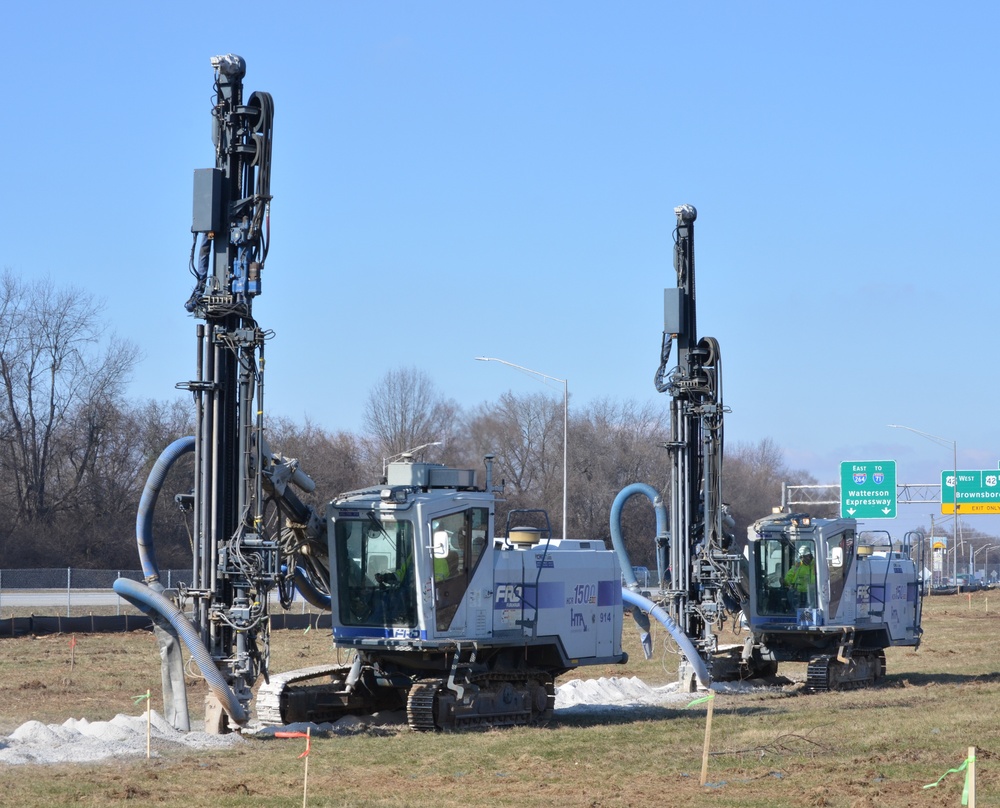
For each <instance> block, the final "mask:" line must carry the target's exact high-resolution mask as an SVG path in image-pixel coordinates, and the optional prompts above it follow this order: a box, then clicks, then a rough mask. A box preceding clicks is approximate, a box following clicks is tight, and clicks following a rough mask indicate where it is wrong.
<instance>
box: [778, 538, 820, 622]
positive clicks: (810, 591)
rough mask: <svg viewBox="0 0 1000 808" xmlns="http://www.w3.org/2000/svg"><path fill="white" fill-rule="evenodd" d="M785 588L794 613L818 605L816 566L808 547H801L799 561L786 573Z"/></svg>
mask: <svg viewBox="0 0 1000 808" xmlns="http://www.w3.org/2000/svg"><path fill="white" fill-rule="evenodd" d="M785 586H787V587H788V605H789V606H790V607H791V608H792V610H793V611H794V610H795V609H807V608H810V607H813V606H815V605H816V603H815V600H816V595H815V593H816V564H815V563H814V559H813V551H812V548H811V547H809V546H808V545H802V546H801V547H799V551H798V561H796V562H795V564H794V565H793V566H792V568H791V569H790V570H788V572H787V573H785Z"/></svg>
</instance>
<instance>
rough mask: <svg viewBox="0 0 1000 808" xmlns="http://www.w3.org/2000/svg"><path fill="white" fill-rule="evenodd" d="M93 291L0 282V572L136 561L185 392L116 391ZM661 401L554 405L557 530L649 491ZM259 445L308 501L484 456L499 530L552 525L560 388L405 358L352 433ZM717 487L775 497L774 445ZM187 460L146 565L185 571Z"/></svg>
mask: <svg viewBox="0 0 1000 808" xmlns="http://www.w3.org/2000/svg"><path fill="white" fill-rule="evenodd" d="M101 314H102V309H101V305H100V303H99V302H98V301H95V300H94V299H93V298H92V297H90V296H88V295H86V294H84V293H81V292H80V291H79V290H75V289H67V290H63V291H60V290H58V289H53V288H52V287H51V286H50V285H49V284H47V283H44V282H34V283H31V282H24V281H22V280H20V279H18V278H17V277H15V276H14V275H12V274H11V273H10V272H7V273H5V274H4V275H3V276H0V377H2V380H3V386H4V398H3V402H2V404H0V567H6V568H11V567H50V566H77V567H90V568H110V569H117V568H135V567H136V566H137V563H138V562H137V556H136V551H135V541H134V537H135V514H136V509H137V507H138V503H139V498H140V496H141V493H142V488H143V485H144V483H145V480H146V475H147V474H148V472H149V469H150V468H151V467H152V464H153V463H154V462H155V461H156V458H157V457H158V456H159V454H160V452H161V451H162V450H163V448H164V447H166V446H167V445H168V444H169V443H170V442H172V441H173V440H174V439H176V438H178V437H181V436H183V435H188V434H192V429H193V426H192V416H193V404H192V403H191V402H190V401H189V400H187V399H184V400H181V401H175V402H170V403H159V402H152V401H144V402H136V401H131V400H129V399H128V398H126V396H125V395H124V387H125V384H126V382H127V380H128V378H129V374H130V372H131V370H132V369H133V368H134V366H135V363H136V362H137V361H138V353H137V351H136V349H135V347H134V346H132V345H130V344H129V343H127V342H124V341H121V340H118V339H117V338H115V337H114V336H112V335H108V334H106V333H105V332H104V328H103V320H102V317H101ZM666 404H667V401H666V399H665V398H664V401H663V402H662V404H657V405H651V404H636V403H634V402H618V401H613V400H610V399H606V400H601V401H597V402H592V403H590V404H587V405H577V404H576V403H573V404H572V406H571V408H570V419H569V435H568V438H569V443H568V453H567V454H568V462H567V469H568V490H567V497H566V521H567V534H568V535H569V536H571V537H574V538H584V539H604V540H606V539H607V538H608V536H609V518H610V510H611V505H612V502H613V501H614V498H615V496H616V494H617V493H618V492H619V491H620V490H621V489H622V488H624V487H625V486H626V485H628V484H630V483H633V482H647V483H649V484H650V485H652V486H653V487H654V488H657V489H659V490H662V489H663V488H664V487H665V485H666V474H667V455H666V450H664V449H663V448H661V447H662V444H663V443H664V442H665V441H666V440H667V437H668V427H669V424H668V420H667V417H668V416H667V406H666ZM266 429H267V430H268V436H267V437H268V442H269V443H270V445H271V447H272V448H273V449H275V450H279V451H281V452H282V453H283V454H285V455H286V456H290V457H296V458H298V459H299V461H300V463H301V467H302V469H303V470H304V471H305V472H306V473H308V474H309V475H310V476H311V477H312V478H313V479H314V480H315V481H316V484H317V486H316V494H315V495H314V496H313V498H312V499H311V500H310V504H312V505H313V506H314V507H317V508H320V509H321V508H322V507H323V504H324V502H325V501H326V500H329V499H331V498H333V497H334V496H336V495H337V494H338V493H341V492H345V491H349V490H352V489H356V488H360V487H363V486H367V485H370V484H372V483H374V482H377V481H378V480H379V479H380V478H381V476H382V474H383V471H384V465H385V462H386V461H387V459H389V458H392V457H394V456H397V455H399V454H401V453H403V452H405V451H408V450H411V449H415V448H418V447H423V448H420V449H419V450H418V452H417V455H418V459H426V460H429V461H432V462H440V463H446V464H450V465H458V466H460V467H464V468H474V469H477V473H478V480H479V482H480V485H482V484H483V482H484V480H485V476H484V471H485V469H484V465H483V459H484V457H485V456H486V455H493V456H494V460H493V475H494V476H493V481H494V484H495V485H500V484H502V486H503V502H501V503H500V504H499V505H498V508H497V525H498V529H501V528H502V526H503V525H504V524H505V521H506V518H507V513H508V512H509V511H511V510H513V509H539V508H541V509H545V510H546V511H547V513H548V516H549V519H550V520H551V527H552V531H553V534H554V535H556V536H559V535H561V533H562V513H563V406H562V400H561V397H557V398H551V397H548V396H546V395H544V394H541V393H539V394H536V395H527V396H518V395H514V394H513V393H506V394H504V395H502V396H500V397H499V398H498V399H496V400H495V401H490V402H484V403H483V404H480V405H479V406H477V407H474V408H471V409H463V408H462V407H460V406H459V405H458V404H457V403H456V402H454V401H453V400H451V399H449V398H448V397H446V396H445V395H443V394H442V393H441V392H440V391H439V390H437V389H436V387H435V386H434V383H433V381H432V380H431V379H430V377H429V376H427V375H426V374H425V373H423V372H422V371H420V370H418V369H416V368H413V367H404V368H399V369H396V370H393V371H390V372H389V373H387V374H386V375H385V377H383V379H382V380H381V381H380V382H379V383H378V384H377V385H376V386H375V387H374V388H373V389H372V390H371V391H370V393H369V396H368V399H367V401H366V406H365V417H364V430H363V432H362V433H361V434H355V433H352V432H347V431H330V430H327V429H324V428H322V427H320V426H318V425H316V424H314V423H311V422H308V421H307V422H305V423H298V422H293V421H290V420H287V419H282V418H277V417H270V418H269V419H268V421H267V422H266ZM724 475H725V476H724V482H725V486H726V488H725V495H726V496H725V499H726V501H727V502H728V503H729V504H730V507H731V509H732V512H733V514H734V516H735V518H736V520H737V536H738V537H742V536H744V535H745V531H746V525H747V524H748V523H749V522H751V521H752V520H753V519H755V518H757V517H759V516H762V515H764V514H765V513H767V512H769V511H770V509H771V507H772V506H774V505H777V504H779V502H780V495H781V483H782V481H783V480H788V479H795V480H796V481H797V482H809V481H810V480H809V478H808V475H805V474H804V473H801V472H794V473H793V472H790V471H789V470H788V469H787V468H785V466H784V462H783V459H782V456H781V452H780V451H779V449H778V447H777V446H776V445H775V444H774V442H773V441H771V440H769V439H765V440H762V441H760V442H759V443H755V444H738V445H735V446H733V447H731V448H729V449H727V456H726V460H725V466H724ZM191 481H192V477H191V462H190V456H188V458H186V460H185V461H182V462H181V463H178V464H177V466H176V467H175V469H174V470H173V471H172V472H171V474H170V478H169V479H168V481H167V484H166V485H165V487H164V489H163V491H162V493H161V495H160V501H159V503H158V506H157V512H156V521H155V523H154V533H155V537H156V543H157V557H158V560H159V563H160V565H161V567H164V568H166V567H173V568H185V567H187V566H189V565H190V563H191V558H190V536H189V519H188V515H187V514H185V513H183V512H182V511H181V510H180V508H179V507H178V506H177V505H176V504H175V503H174V502H173V497H174V495H175V494H179V493H187V492H188V491H189V490H190V487H191V484H192V483H191ZM623 528H624V534H625V537H626V543H627V544H628V545H629V547H630V550H631V553H632V560H633V562H634V563H636V564H646V565H648V566H652V565H653V543H652V538H653V536H654V535H655V521H654V514H653V511H652V508H651V507H650V505H649V503H648V501H645V500H644V499H643V498H640V497H634V498H633V499H632V500H631V501H630V502H629V503H628V505H627V506H626V507H625V509H624V511H623Z"/></svg>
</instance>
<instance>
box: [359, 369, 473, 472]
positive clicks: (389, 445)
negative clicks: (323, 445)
mask: <svg viewBox="0 0 1000 808" xmlns="http://www.w3.org/2000/svg"><path fill="white" fill-rule="evenodd" d="M458 414H459V407H458V405H457V404H456V403H455V402H454V401H452V400H450V399H446V398H445V397H444V396H442V395H441V394H440V393H439V392H438V391H437V389H436V388H435V386H434V382H433V381H431V378H430V377H429V376H428V375H427V374H426V373H424V372H423V371H420V370H417V369H416V368H398V369H396V370H391V371H389V372H388V373H386V374H385V376H383V377H382V380H381V381H380V382H379V383H378V384H376V385H375V387H373V388H372V390H371V392H370V393H369V394H368V400H367V402H366V404H365V414H364V424H365V428H366V430H367V432H368V435H367V437H368V440H369V447H368V449H369V453H370V457H369V464H370V466H372V467H373V470H374V467H375V466H376V464H377V465H378V470H379V471H381V459H382V458H387V457H391V456H392V455H397V454H399V453H401V452H405V451H407V450H409V449H412V448H415V447H417V446H421V445H423V444H427V443H435V442H439V441H440V442H441V443H446V442H447V441H448V440H449V439H450V438H451V437H452V435H453V434H454V430H455V427H456V424H457V422H458V420H459V419H458Z"/></svg>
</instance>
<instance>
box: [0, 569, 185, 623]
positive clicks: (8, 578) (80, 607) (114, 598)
mask: <svg viewBox="0 0 1000 808" xmlns="http://www.w3.org/2000/svg"><path fill="white" fill-rule="evenodd" d="M116 578H131V579H132V580H133V581H141V580H142V579H143V576H142V571H141V570H90V569H80V568H73V567H64V568H57V569H0V616H3V615H11V616H13V615H15V614H16V615H24V614H54V613H56V612H57V611H58V612H59V613H62V612H64V611H65V615H66V617H71V616H73V615H74V614H76V615H82V614H94V613H98V614H116V615H118V614H123V613H126V612H127V613H130V614H137V613H138V610H137V609H135V608H134V607H133V606H131V605H130V604H129V603H128V602H127V601H124V600H122V599H121V598H120V597H118V595H117V594H115V592H114V591H112V589H111V587H112V586H113V585H114V582H115V579H116ZM160 580H161V582H162V583H163V585H164V586H165V587H167V588H168V589H170V588H172V587H173V586H176V585H177V584H179V583H184V582H187V581H190V580H191V570H165V571H161V573H160Z"/></svg>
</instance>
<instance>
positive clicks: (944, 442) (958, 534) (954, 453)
mask: <svg viewBox="0 0 1000 808" xmlns="http://www.w3.org/2000/svg"><path fill="white" fill-rule="evenodd" d="M888 426H890V427H892V428H893V429H905V430H907V431H909V432H913V433H915V434H917V435H920V437H922V438H927V440H929V441H933V442H934V443H936V444H937V445H938V446H944V447H945V448H947V447H948V444H951V462H952V464H953V465H952V481H953V482H954V489H953V491H952V494H953V495H954V499H955V502H954V515H955V536H954V538H955V540H956V542H957V543H956V544H955V557H954V559H953V567H952V569H953V577H954V581H955V585H956V586H958V548H959V546H960V545H961V543H962V523H961V522H959V520H958V441H955V440H948V439H947V438H942V437H939V436H938V435H932V434H930V433H929V432H921V431H920V430H919V429H914V428H913V427H912V426H903V425H902V424H888ZM941 501H942V502H944V488H943V487H942V489H941Z"/></svg>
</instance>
